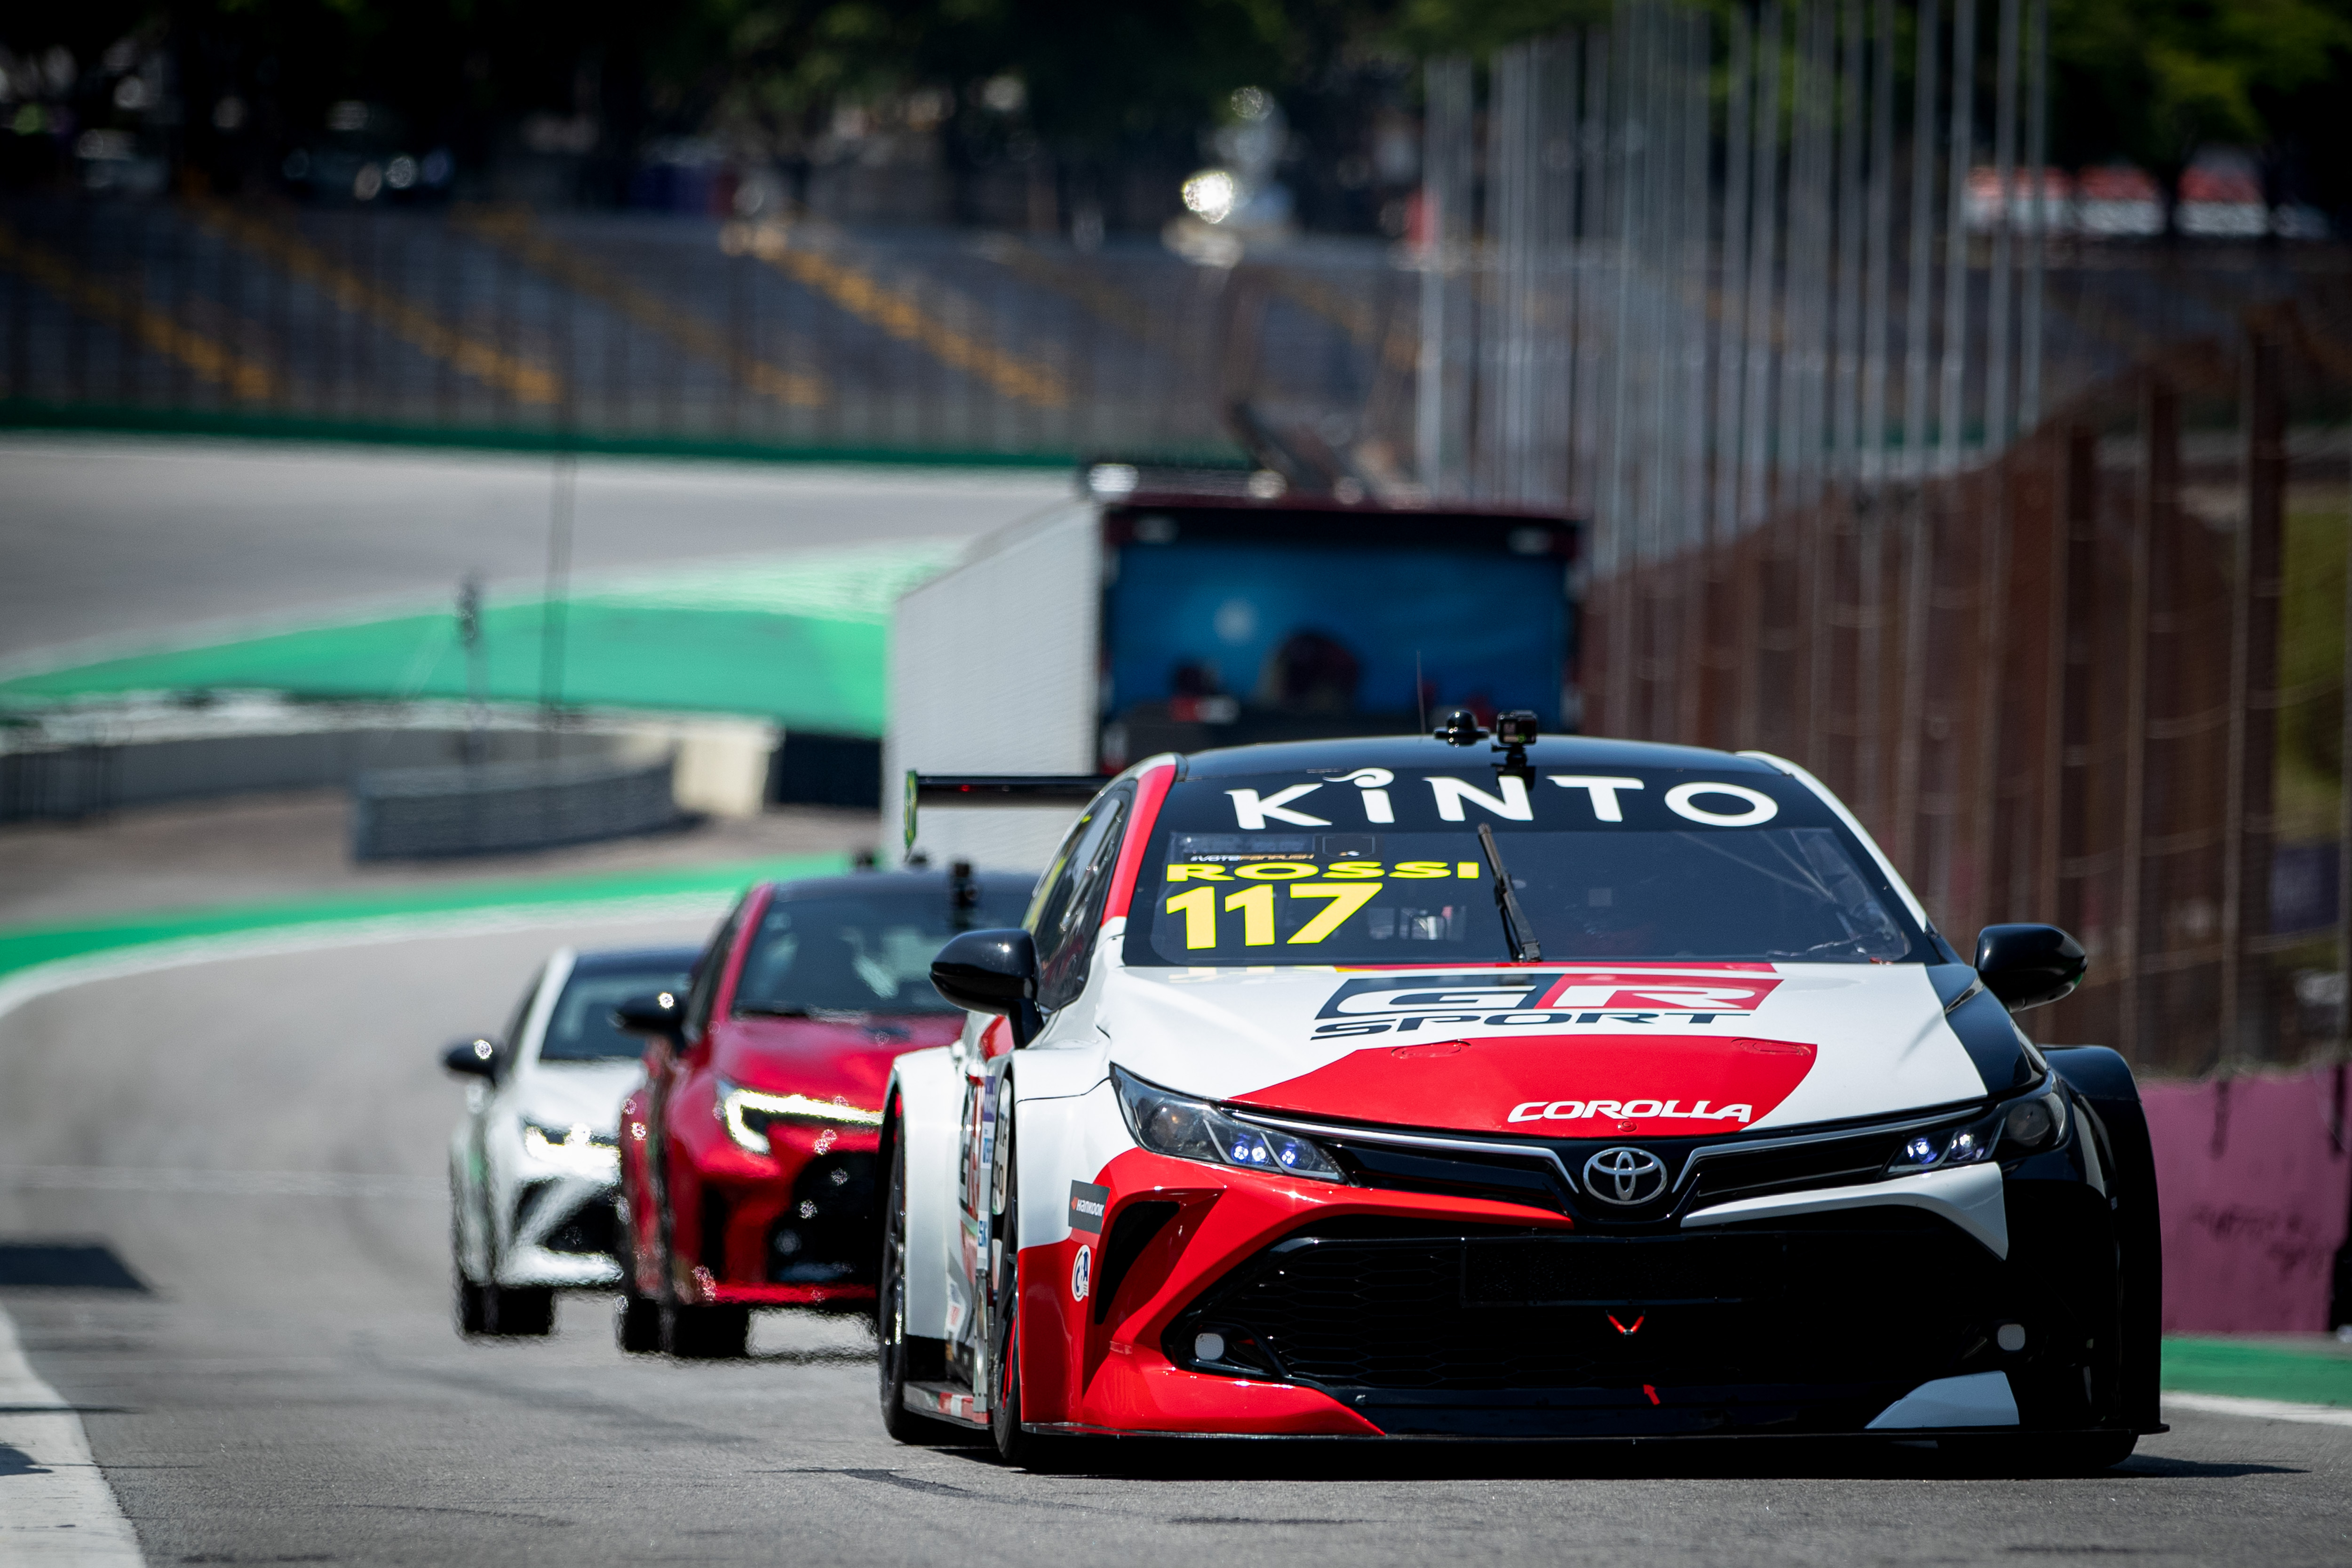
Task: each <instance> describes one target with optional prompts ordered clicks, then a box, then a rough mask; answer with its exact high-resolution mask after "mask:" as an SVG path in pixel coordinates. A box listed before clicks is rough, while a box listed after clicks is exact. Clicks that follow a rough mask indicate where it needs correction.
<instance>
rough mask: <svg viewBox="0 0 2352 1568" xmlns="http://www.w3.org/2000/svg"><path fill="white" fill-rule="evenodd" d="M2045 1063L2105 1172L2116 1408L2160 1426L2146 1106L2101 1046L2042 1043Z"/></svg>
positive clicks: (2158, 1245)
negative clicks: (2117, 1353) (2111, 1217)
mask: <svg viewBox="0 0 2352 1568" xmlns="http://www.w3.org/2000/svg"><path fill="white" fill-rule="evenodd" d="M2042 1054H2043V1055H2045V1056H2046V1057H2048V1058H2050V1066H2051V1068H2052V1070H2053V1071H2054V1072H2056V1073H2057V1075H2058V1077H2059V1079H2060V1080H2061V1081H2063V1083H2064V1084H2065V1085H2066V1087H2067V1088H2069V1089H2073V1090H2074V1095H2075V1098H2076V1100H2077V1102H2078V1103H2079V1104H2081V1105H2082V1106H2084V1108H2085V1109H2087V1110H2088V1111H2089V1112H2090V1115H2088V1116H2087V1117H2085V1118H2084V1121H2085V1123H2086V1124H2087V1126H2088V1128H2089V1131H2091V1133H2092V1135H2093V1136H2094V1137H2095V1138H2096V1139H2097V1141H2098V1147H2099V1155H2100V1160H2101V1163H2103V1164H2104V1165H2105V1167H2106V1171H2107V1192H2108V1202H2109V1205H2110V1206H2111V1207H2112V1209H2113V1211H2114V1214H2115V1219H2116V1248H2117V1252H2118V1254H2119V1257H2118V1264H2119V1270H2120V1277H2119V1280H2118V1294H2119V1295H2120V1297H2121V1300H2120V1301H2119V1302H2118V1303H2117V1306H2118V1316H2119V1320H2120V1321H2119V1323H2118V1328H2119V1331H2120V1332H2121V1334H2122V1339H2123V1342H2122V1345H2121V1347H2120V1349H2121V1352H2122V1357H2121V1360H2122V1369H2123V1382H2122V1394H2123V1404H2124V1407H2123V1409H2122V1411H2121V1412H2120V1414H2121V1415H2122V1416H2123V1418H2124V1419H2125V1420H2126V1422H2127V1423H2128V1424H2129V1425H2131V1426H2133V1427H2134V1428H2135V1429H2137V1430H2139V1431H2143V1432H2147V1431H2160V1430H2162V1429H2163V1423H2162V1421H2161V1419H2160V1418H2159V1416H2158V1363H2159V1360H2160V1357H2161V1354H2162V1342H2163V1335H2164V1232H2163V1226H2162V1218H2161V1209H2160V1205H2159V1203H2158V1192H2157V1180H2156V1151H2155V1146H2154V1144H2153V1143H2152V1142H2151V1141H2150V1139H2149V1137H2148V1131H2147V1110H2145V1108H2143V1107H2142V1105H2141V1104H2140V1098H2139V1083H2138V1080H2137V1079H2135V1078H2134V1077H2133V1076H2132V1070H2131V1064H2130V1063H2129V1062H2126V1060H2124V1058H2122V1056H2120V1055H2119V1054H2117V1053H2116V1052H2115V1051H2113V1050H2111V1049H2109V1048H2108V1047H2105V1046H2045V1047H2042Z"/></svg>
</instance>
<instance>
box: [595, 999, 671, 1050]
mask: <svg viewBox="0 0 2352 1568" xmlns="http://www.w3.org/2000/svg"><path fill="white" fill-rule="evenodd" d="M613 1026H614V1028H616V1029H618V1030H620V1031H621V1033H623V1034H625V1035H644V1036H646V1037H649V1038H652V1039H657V1040H667V1041H669V1042H670V1043H671V1044H673V1045H675V1044H676V1043H677V1040H678V1038H679V1037H680V1036H681V1035H682V1034H683V1033H684V1032H685V1026H686V1003H685V999H684V998H683V997H681V996H679V995H678V994H677V992H675V991H648V992H647V993H646V994H644V995H643V996H632V997H630V998H629V999H628V1000H627V1001H625V1002H624V1003H622V1004H621V1005H619V1006H617V1007H615V1008H614V1009H613Z"/></svg>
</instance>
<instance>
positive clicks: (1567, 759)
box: [1181, 735, 1780, 779]
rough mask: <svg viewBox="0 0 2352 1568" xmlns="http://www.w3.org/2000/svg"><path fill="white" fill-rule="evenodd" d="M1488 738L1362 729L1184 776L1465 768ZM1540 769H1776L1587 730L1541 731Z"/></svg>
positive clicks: (1198, 764) (1187, 768)
mask: <svg viewBox="0 0 2352 1568" xmlns="http://www.w3.org/2000/svg"><path fill="white" fill-rule="evenodd" d="M1492 744H1493V742H1488V741H1480V742H1478V743H1477V744H1476V745H1474V746H1456V745H1454V744H1452V743H1450V742H1445V741H1440V740H1437V739H1435V738H1433V737H1432V736H1428V735H1366V736H1359V737H1353V738H1350V739H1348V740H1340V741H1277V742H1271V743H1269V744H1266V745H1262V746H1225V747H1221V748H1219V749H1217V750H1215V751H1207V752H1188V753H1187V754H1186V755H1185V757H1184V759H1183V773H1182V775H1181V776H1183V777H1185V778H1188V779H1200V778H1240V777H1244V776H1246V775H1249V774H1254V773H1255V774H1264V773H1324V772H1328V771H1329V770H1332V769H1335V768H1336V769H1345V768H1362V767H1381V768H1441V767H1442V768H1455V769H1461V768H1469V767H1475V766H1478V765H1481V764H1483V763H1490V762H1493V761H1494V760H1495V753H1494V752H1493V751H1492V750H1491V749H1490V748H1491V746H1492ZM1528 764H1529V765H1530V766H1533V767H1538V768H1577V769H1599V768H1705V769H1706V770H1708V771H1709V772H1711V773H1779V772H1780V770H1779V769H1778V768H1775V767H1774V766H1773V765H1772V764H1771V763H1767V762H1763V761H1760V760H1759V759H1758V758H1755V757H1743V756H1740V755H1738V753H1737V752H1717V751H1713V750H1710V749H1709V748H1707V747H1705V746H1669V745H1662V744H1659V743H1657V742H1650V741H1612V740H1609V739H1606V738H1604V737H1601V736H1592V735H1545V736H1541V737H1539V738H1538V739H1537V740H1536V741H1534V742H1531V743H1530V744H1529V745H1528Z"/></svg>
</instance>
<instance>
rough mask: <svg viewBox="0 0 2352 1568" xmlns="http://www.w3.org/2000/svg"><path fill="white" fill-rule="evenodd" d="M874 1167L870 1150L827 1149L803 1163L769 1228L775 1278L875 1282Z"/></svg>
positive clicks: (773, 1280)
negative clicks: (836, 1151)
mask: <svg viewBox="0 0 2352 1568" xmlns="http://www.w3.org/2000/svg"><path fill="white" fill-rule="evenodd" d="M875 1169H876V1167H875V1160H874V1156H873V1155H871V1154H824V1155H820V1156H819V1157H817V1158H816V1159H814V1160H811V1161H810V1162H809V1163H807V1164H806V1165H804V1166H803V1167H802V1168H801V1173H800V1176H799V1178H798V1179H797V1180H795V1181H794V1182H793V1195H792V1199H791V1201H790V1202H789V1203H787V1204H786V1205H784V1212H783V1215H782V1217H780V1218H779V1219H778V1220H777V1221H776V1223H775V1224H774V1225H772V1226H770V1227H769V1229H768V1267H767V1277H768V1279H769V1281H770V1282H771V1283H772V1284H777V1285H831V1284H835V1283H839V1282H844V1281H851V1282H856V1283H861V1284H870V1283H872V1281H873V1280H874V1279H875V1276H876V1274H877V1271H878V1268H879V1264H880V1252H879V1247H880V1245H881V1240H880V1233H879V1232H878V1230H877V1221H876V1219H875V1208H876V1204H875Z"/></svg>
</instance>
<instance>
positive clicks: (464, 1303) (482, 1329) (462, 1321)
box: [449, 1274, 490, 1340]
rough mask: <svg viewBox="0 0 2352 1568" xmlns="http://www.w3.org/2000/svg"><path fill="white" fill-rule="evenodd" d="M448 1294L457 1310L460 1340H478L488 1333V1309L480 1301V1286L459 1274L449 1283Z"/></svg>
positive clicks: (481, 1293) (481, 1292)
mask: <svg viewBox="0 0 2352 1568" xmlns="http://www.w3.org/2000/svg"><path fill="white" fill-rule="evenodd" d="M449 1293H450V1296H451V1299H452V1304H453V1305H454V1306H455V1307H456V1309H457V1333H458V1336H459V1337H460V1338H463V1339H468V1340H471V1339H478V1338H480V1337H481V1336H482V1335H484V1334H487V1333H488V1332H489V1331H490V1330H489V1308H488V1305H487V1304H486V1303H485V1302H484V1301H483V1300H482V1295H483V1291H482V1287H481V1286H479V1285H477V1284H475V1283H474V1282H473V1281H472V1280H471V1279H467V1278H466V1277H465V1276H464V1275H463V1274H460V1275H458V1276H457V1279H455V1280H453V1281H452V1282H451V1289H450V1292H449Z"/></svg>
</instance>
